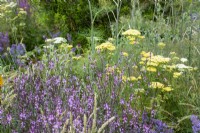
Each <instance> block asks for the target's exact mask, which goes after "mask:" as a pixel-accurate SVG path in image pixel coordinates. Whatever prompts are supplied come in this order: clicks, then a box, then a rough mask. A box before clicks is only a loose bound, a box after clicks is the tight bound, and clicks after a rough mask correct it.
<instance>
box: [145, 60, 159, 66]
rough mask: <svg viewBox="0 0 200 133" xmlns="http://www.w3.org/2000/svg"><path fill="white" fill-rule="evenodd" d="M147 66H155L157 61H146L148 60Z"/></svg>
mask: <svg viewBox="0 0 200 133" xmlns="http://www.w3.org/2000/svg"><path fill="white" fill-rule="evenodd" d="M147 66H154V67H157V66H158V63H156V62H152V61H148V62H147Z"/></svg>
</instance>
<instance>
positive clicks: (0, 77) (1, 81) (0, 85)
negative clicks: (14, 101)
mask: <svg viewBox="0 0 200 133" xmlns="http://www.w3.org/2000/svg"><path fill="white" fill-rule="evenodd" d="M2 86H3V78H2V76H1V75H0V87H2Z"/></svg>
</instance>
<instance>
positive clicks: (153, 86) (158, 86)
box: [150, 82, 165, 89]
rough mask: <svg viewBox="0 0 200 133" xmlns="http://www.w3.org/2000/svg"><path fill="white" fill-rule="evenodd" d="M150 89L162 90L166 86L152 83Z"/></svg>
mask: <svg viewBox="0 0 200 133" xmlns="http://www.w3.org/2000/svg"><path fill="white" fill-rule="evenodd" d="M150 87H151V88H154V89H156V88H159V89H162V88H164V87H165V86H164V84H162V83H160V82H151V84H150Z"/></svg>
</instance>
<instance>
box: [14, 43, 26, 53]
mask: <svg viewBox="0 0 200 133" xmlns="http://www.w3.org/2000/svg"><path fill="white" fill-rule="evenodd" d="M16 52H17V54H18V55H24V54H25V45H24V44H18V45H17V47H16Z"/></svg>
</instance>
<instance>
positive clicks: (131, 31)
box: [122, 29, 141, 36]
mask: <svg viewBox="0 0 200 133" xmlns="http://www.w3.org/2000/svg"><path fill="white" fill-rule="evenodd" d="M122 35H124V36H140V35H141V33H140V31H138V30H135V29H129V30H127V31H125V32H123V33H122Z"/></svg>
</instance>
